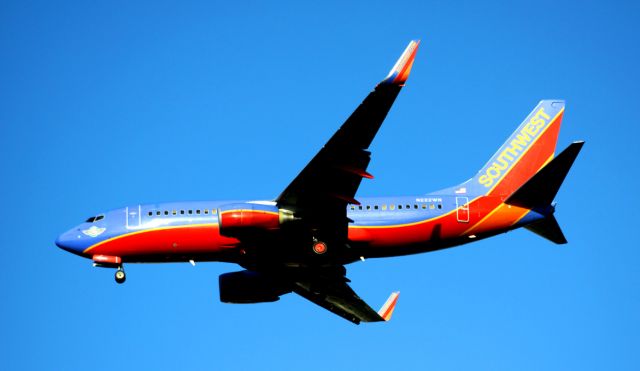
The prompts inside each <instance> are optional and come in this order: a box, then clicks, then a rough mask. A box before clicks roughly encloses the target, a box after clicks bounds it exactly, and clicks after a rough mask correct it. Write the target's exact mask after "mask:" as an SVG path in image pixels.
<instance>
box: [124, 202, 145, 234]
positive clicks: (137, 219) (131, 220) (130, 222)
mask: <svg viewBox="0 0 640 371" xmlns="http://www.w3.org/2000/svg"><path fill="white" fill-rule="evenodd" d="M125 212H126V213H127V215H126V219H125V220H126V222H125V226H126V227H127V229H136V228H139V227H140V224H141V223H142V210H141V207H140V205H138V206H128V207H127V208H126V209H125Z"/></svg>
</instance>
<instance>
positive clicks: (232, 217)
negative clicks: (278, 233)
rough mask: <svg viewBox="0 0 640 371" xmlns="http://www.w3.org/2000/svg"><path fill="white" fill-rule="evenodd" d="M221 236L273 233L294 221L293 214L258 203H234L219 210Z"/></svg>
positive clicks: (273, 206)
mask: <svg viewBox="0 0 640 371" xmlns="http://www.w3.org/2000/svg"><path fill="white" fill-rule="evenodd" d="M218 218H219V223H220V234H222V235H225V236H229V237H237V236H239V235H241V234H242V233H244V232H250V231H255V230H263V231H273V230H277V229H280V226H281V225H282V224H284V223H287V222H289V221H292V220H294V216H293V213H292V212H290V211H288V210H284V209H278V207H277V206H275V205H270V204H268V205H265V204H258V203H249V202H242V203H234V204H227V205H223V206H221V207H220V208H219V209H218Z"/></svg>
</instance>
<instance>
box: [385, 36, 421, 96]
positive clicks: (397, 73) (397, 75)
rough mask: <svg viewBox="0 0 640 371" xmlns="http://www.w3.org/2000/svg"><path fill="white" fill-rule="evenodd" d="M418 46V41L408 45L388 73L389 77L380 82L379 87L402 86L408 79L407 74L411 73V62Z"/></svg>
mask: <svg viewBox="0 0 640 371" xmlns="http://www.w3.org/2000/svg"><path fill="white" fill-rule="evenodd" d="M418 45H420V40H412V41H411V42H410V43H409V45H408V46H407V48H406V49H405V50H404V53H402V55H401V56H400V59H398V61H397V62H396V64H395V65H394V66H393V68H392V69H391V71H389V75H387V77H386V78H385V79H384V80H382V82H381V83H380V84H381V85H399V86H403V85H404V83H405V82H406V81H407V79H408V78H409V73H411V67H412V66H413V60H414V59H415V58H416V52H417V51H418Z"/></svg>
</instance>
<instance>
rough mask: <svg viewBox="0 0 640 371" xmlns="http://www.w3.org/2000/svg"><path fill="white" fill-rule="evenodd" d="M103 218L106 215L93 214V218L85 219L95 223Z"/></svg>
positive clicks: (86, 221) (87, 221)
mask: <svg viewBox="0 0 640 371" xmlns="http://www.w3.org/2000/svg"><path fill="white" fill-rule="evenodd" d="M102 219H104V215H102V214H100V215H96V216H92V217H91V218H89V219H87V220H85V223H94V222H97V221H98V220H102Z"/></svg>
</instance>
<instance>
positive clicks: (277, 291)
mask: <svg viewBox="0 0 640 371" xmlns="http://www.w3.org/2000/svg"><path fill="white" fill-rule="evenodd" d="M219 283H220V301H221V302H223V303H235V304H249V303H265V302H273V301H278V300H280V295H284V294H288V293H290V292H291V289H290V288H289V287H288V285H287V284H285V283H284V282H281V281H280V280H278V279H276V278H274V277H271V276H267V275H264V274H262V273H259V272H254V271H247V270H245V271H239V272H232V273H225V274H221V275H220V277H219Z"/></svg>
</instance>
